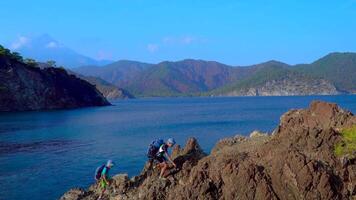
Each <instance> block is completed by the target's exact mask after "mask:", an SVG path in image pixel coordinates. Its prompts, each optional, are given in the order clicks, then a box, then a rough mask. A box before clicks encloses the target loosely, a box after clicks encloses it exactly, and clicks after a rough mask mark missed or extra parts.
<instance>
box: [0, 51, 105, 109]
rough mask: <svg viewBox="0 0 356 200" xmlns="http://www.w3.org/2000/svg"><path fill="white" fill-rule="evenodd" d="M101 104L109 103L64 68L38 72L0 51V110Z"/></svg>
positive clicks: (18, 59) (38, 70) (39, 70)
mask: <svg viewBox="0 0 356 200" xmlns="http://www.w3.org/2000/svg"><path fill="white" fill-rule="evenodd" d="M14 55H16V56H14ZM104 105H110V103H109V102H108V101H107V100H106V99H105V98H104V97H103V96H102V95H101V93H100V92H99V91H98V90H96V88H95V87H94V86H93V85H91V84H89V83H88V82H86V81H84V80H81V79H79V78H77V77H75V76H74V75H69V74H68V73H67V72H66V71H65V70H64V69H61V68H53V67H50V68H45V69H41V68H39V67H36V66H34V65H33V64H25V63H24V62H23V61H22V58H21V57H20V56H18V55H17V54H10V53H9V52H6V53H1V52H0V111H25V110H47V109H62V108H77V107H86V106H104Z"/></svg>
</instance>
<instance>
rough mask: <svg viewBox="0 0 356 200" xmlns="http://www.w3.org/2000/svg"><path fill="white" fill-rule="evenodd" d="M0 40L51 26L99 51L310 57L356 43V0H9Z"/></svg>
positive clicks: (106, 54)
mask: <svg viewBox="0 0 356 200" xmlns="http://www.w3.org/2000/svg"><path fill="white" fill-rule="evenodd" d="M0 8H1V12H0V43H1V44H4V45H7V46H11V45H12V44H13V43H14V42H15V41H18V40H19V38H21V37H22V38H31V37H36V36H39V35H42V34H49V35H51V36H52V37H53V38H55V39H56V40H57V41H58V42H60V43H62V44H64V45H65V46H67V47H69V48H71V49H74V50H75V51H77V52H79V53H82V54H84V55H88V56H91V57H94V58H97V59H112V60H119V59H131V60H138V61H145V62H153V63H156V62H159V61H163V60H181V59H184V58H196V59H206V60H216V61H220V62H223V63H227V64H232V65H248V64H254V63H259V62H263V61H267V60H271V59H276V60H280V61H283V62H287V63H290V64H295V63H308V62H311V61H314V60H315V59H317V58H319V57H321V56H323V55H325V54H327V53H330V52H334V51H356V0H333V1H331V0H313V1H310V0H288V1H287V0H270V1H267V0H266V1H262V0H261V1H257V0H248V1H247V0H224V1H217V0H216V1H208V0H176V1H169V0H151V1H148V0H51V1H49V0H31V1H28V0H11V1H9V0H8V1H1V2H0Z"/></svg>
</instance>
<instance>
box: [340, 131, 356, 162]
mask: <svg viewBox="0 0 356 200" xmlns="http://www.w3.org/2000/svg"><path fill="white" fill-rule="evenodd" d="M341 136H342V141H341V142H339V143H338V144H336V145H335V154H336V156H339V157H341V156H352V157H353V158H355V157H356V155H355V152H356V126H353V127H351V128H346V129H344V130H342V131H341Z"/></svg>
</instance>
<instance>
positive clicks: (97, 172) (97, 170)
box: [95, 165, 108, 180]
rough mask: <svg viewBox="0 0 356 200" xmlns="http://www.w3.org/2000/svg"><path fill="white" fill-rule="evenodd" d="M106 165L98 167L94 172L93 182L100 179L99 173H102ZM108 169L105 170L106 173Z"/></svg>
mask: <svg viewBox="0 0 356 200" xmlns="http://www.w3.org/2000/svg"><path fill="white" fill-rule="evenodd" d="M105 167H106V165H101V166H100V167H98V168H96V170H95V180H99V179H100V178H101V173H102V172H103V170H104V168H105ZM107 170H108V169H106V172H107Z"/></svg>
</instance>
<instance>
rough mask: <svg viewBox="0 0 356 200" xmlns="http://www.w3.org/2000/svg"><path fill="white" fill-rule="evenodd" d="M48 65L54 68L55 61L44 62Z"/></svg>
mask: <svg viewBox="0 0 356 200" xmlns="http://www.w3.org/2000/svg"><path fill="white" fill-rule="evenodd" d="M46 63H47V64H48V65H50V66H51V67H56V61H54V60H49V61H47V62H46Z"/></svg>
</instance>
